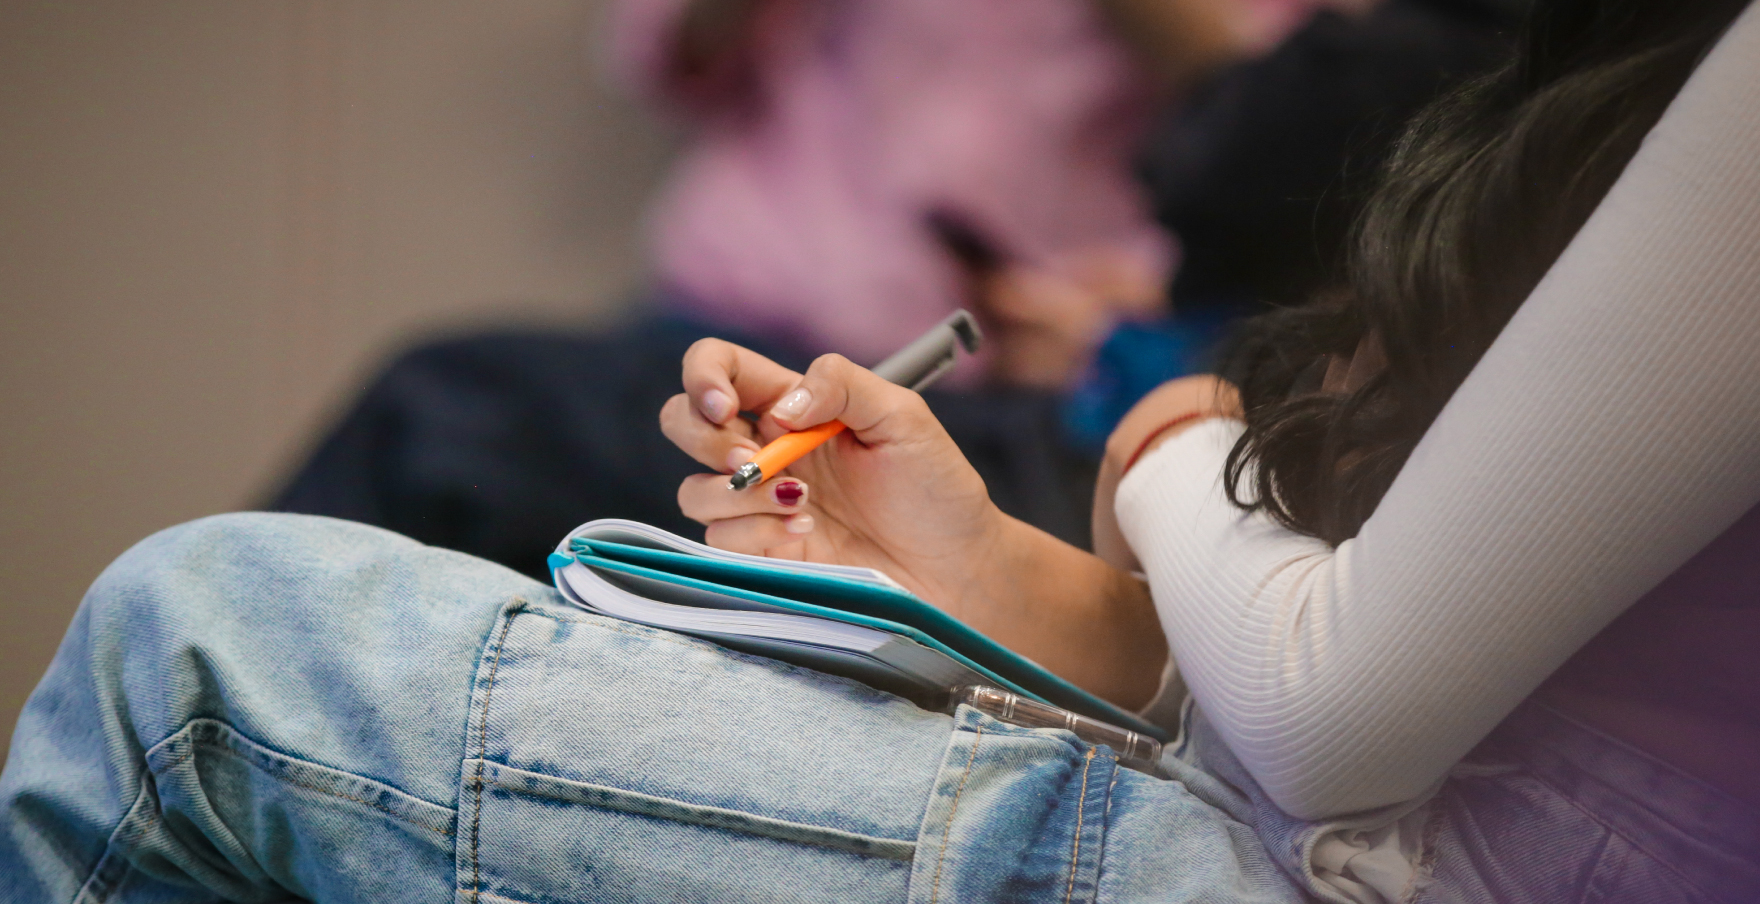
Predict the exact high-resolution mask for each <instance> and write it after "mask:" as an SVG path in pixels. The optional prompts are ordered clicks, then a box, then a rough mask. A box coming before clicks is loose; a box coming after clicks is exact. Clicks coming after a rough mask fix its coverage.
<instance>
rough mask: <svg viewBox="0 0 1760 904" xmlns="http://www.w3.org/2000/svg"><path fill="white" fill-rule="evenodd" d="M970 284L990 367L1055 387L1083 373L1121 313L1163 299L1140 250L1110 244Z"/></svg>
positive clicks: (1002, 375) (1016, 381) (1016, 266)
mask: <svg viewBox="0 0 1760 904" xmlns="http://www.w3.org/2000/svg"><path fill="white" fill-rule="evenodd" d="M976 288H977V299H976V301H977V308H978V312H979V313H980V315H982V316H983V318H984V320H985V327H986V329H987V331H988V333H989V335H990V339H991V343H990V344H991V348H992V349H994V356H993V357H992V360H991V372H992V374H993V375H994V376H995V377H996V378H997V379H998V380H1000V381H1001V382H1003V383H1007V384H1010V385H1015V386H1035V387H1039V388H1044V389H1053V390H1057V389H1064V388H1067V387H1068V386H1070V385H1071V384H1072V383H1074V382H1075V380H1076V379H1077V378H1078V377H1080V376H1081V373H1082V370H1083V369H1084V368H1086V367H1087V366H1088V362H1089V361H1090V360H1092V359H1093V357H1094V352H1095V350H1097V349H1098V348H1099V347H1100V345H1101V344H1102V343H1103V342H1105V341H1106V337H1107V335H1108V334H1110V333H1111V332H1112V329H1113V328H1114V327H1116V326H1117V325H1118V322H1119V320H1120V319H1123V318H1127V317H1140V316H1144V315H1147V314H1151V313H1153V312H1154V311H1156V310H1159V309H1160V308H1161V307H1162V305H1163V304H1165V299H1164V296H1163V295H1162V291H1161V277H1160V274H1159V273H1158V272H1157V271H1156V270H1155V269H1154V268H1152V267H1150V266H1148V265H1147V264H1146V263H1145V262H1144V261H1143V260H1142V259H1141V257H1140V256H1139V255H1135V254H1131V253H1129V252H1126V251H1124V250H1122V249H1118V248H1112V247H1108V246H1095V247H1091V248H1082V249H1078V250H1076V251H1072V252H1068V253H1065V254H1063V255H1060V256H1059V257H1058V258H1057V259H1056V260H1055V261H1053V262H1051V264H1049V265H1046V266H1029V265H1026V264H1020V263H1013V264H1008V265H1005V266H1001V267H998V268H997V269H996V270H994V271H992V272H989V273H983V274H978V275H977V285H976Z"/></svg>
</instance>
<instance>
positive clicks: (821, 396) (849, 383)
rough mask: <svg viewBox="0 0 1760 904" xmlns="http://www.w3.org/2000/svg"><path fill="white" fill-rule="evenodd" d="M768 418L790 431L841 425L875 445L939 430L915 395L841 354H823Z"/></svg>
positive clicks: (767, 413)
mask: <svg viewBox="0 0 1760 904" xmlns="http://www.w3.org/2000/svg"><path fill="white" fill-rule="evenodd" d="M766 416H768V417H769V418H771V419H772V420H774V421H775V422H776V423H777V424H778V425H780V426H782V427H784V428H786V429H789V430H804V429H806V428H808V427H816V426H818V425H820V424H823V423H826V422H828V421H833V420H837V421H842V422H843V424H844V426H846V427H848V428H849V429H850V431H851V432H852V433H854V434H855V436H856V438H857V439H859V440H861V441H862V442H863V443H866V444H869V445H875V444H880V443H891V442H899V441H902V440H907V439H913V438H919V437H921V436H922V435H923V434H924V432H925V431H930V432H937V431H940V429H941V425H940V422H938V421H936V420H935V416H934V415H933V414H931V413H930V412H929V406H928V404H927V403H925V402H924V401H923V397H922V396H920V395H918V394H917V393H916V392H914V391H912V390H909V389H906V388H904V387H903V386H899V385H897V384H895V383H889V382H887V381H886V380H884V379H882V378H880V377H879V376H876V375H875V374H874V372H873V371H871V370H868V369H867V368H865V367H861V366H859V365H857V364H855V363H854V362H852V361H850V360H849V359H848V358H845V357H844V356H842V355H823V356H821V357H820V358H819V359H818V360H815V361H814V362H813V366H811V367H809V368H807V372H806V375H805V376H803V377H802V378H801V381H800V383H799V384H798V385H796V386H795V388H794V389H792V390H790V391H789V392H787V393H785V394H784V395H783V396H782V398H780V399H778V400H777V401H776V404H774V405H772V406H770V409H769V411H768V412H766Z"/></svg>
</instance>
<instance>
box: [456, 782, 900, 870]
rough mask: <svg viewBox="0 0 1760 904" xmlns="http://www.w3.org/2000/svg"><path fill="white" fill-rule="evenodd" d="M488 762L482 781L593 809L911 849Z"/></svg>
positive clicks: (809, 842)
mask: <svg viewBox="0 0 1760 904" xmlns="http://www.w3.org/2000/svg"><path fill="white" fill-rule="evenodd" d="M487 765H488V766H491V767H493V768H494V770H495V774H488V775H485V776H484V778H483V784H485V785H491V786H494V787H496V788H500V789H502V790H503V791H506V792H508V793H510V794H515V795H520V796H523V797H538V798H546V799H549V800H560V801H565V802H567V803H571V804H578V805H580V806H583V807H590V808H593V809H596V810H609V811H612V812H618V813H627V814H630V815H632V816H637V817H642V818H647V819H657V820H665V821H668V822H676V823H681V824H685V825H694V826H700V827H702V828H706V829H714V830H717V831H723V832H733V833H738V834H742V835H749V836H754V837H759V838H770V839H773V840H776V841H781V842H786V843H790V844H800V845H806V846H810V847H817V848H824V849H826V850H834V851H842V852H844V853H846V854H852V855H854V856H858V857H870V858H876V859H882V860H910V859H912V857H913V856H914V854H915V850H916V843H915V842H911V841H904V840H901V839H897V838H886V837H883V836H876V835H864V834H861V833H859V832H849V831H845V830H843V829H836V828H832V827H830V826H823V825H816V824H813V823H802V822H794V821H792V820H786V819H780V818H778V817H774V816H765V815H762V814H758V813H751V812H747V811H743V810H730V809H727V808H725V807H715V806H709V805H705V804H695V803H691V802H689V801H683V800H678V799H676V798H669V797H661V796H658V795H653V794H644V793H642V792H640V791H632V790H630V789H627V788H618V787H614V786H610V785H598V784H593V783H590V782H580V781H575V780H572V779H564V778H559V777H557V776H552V775H545V774H543V773H536V772H527V771H526V770H523V769H518V768H515V767H512V766H507V765H505V764H500V763H490V764H487Z"/></svg>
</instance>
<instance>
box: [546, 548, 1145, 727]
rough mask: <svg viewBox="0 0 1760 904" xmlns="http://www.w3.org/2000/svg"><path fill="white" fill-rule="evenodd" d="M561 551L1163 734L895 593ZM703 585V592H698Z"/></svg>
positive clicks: (723, 563) (751, 566) (687, 560)
mask: <svg viewBox="0 0 1760 904" xmlns="http://www.w3.org/2000/svg"><path fill="white" fill-rule="evenodd" d="M569 548H570V549H571V550H572V551H574V552H576V553H577V554H580V555H581V560H582V561H583V563H586V562H587V561H588V560H589V559H591V560H595V561H593V562H592V564H594V565H598V566H601V567H611V566H612V565H615V564H622V565H624V566H626V567H631V566H633V567H635V568H640V569H641V572H631V573H641V574H643V575H644V576H647V577H650V578H656V579H661V580H672V581H675V582H680V583H682V582H684V581H686V580H690V581H693V582H694V585H697V586H700V589H709V590H714V591H717V592H721V593H725V594H727V595H729V596H733V597H735V598H739V599H746V600H749V601H752V602H759V603H763V604H767V605H771V606H775V607H777V608H779V609H782V610H785V611H792V612H796V613H799V614H802V615H812V616H815V617H819V618H828V619H833V620H837V621H843V622H846V623H849V624H856V625H861V626H863V627H870V628H875V629H877V630H881V631H887V632H889V633H893V634H899V635H901V636H904V637H908V638H910V639H911V640H914V641H916V642H918V643H920V644H923V645H924V646H927V647H930V648H931V649H935V650H938V651H940V652H942V653H944V654H946V655H948V656H949V657H950V658H953V659H954V660H955V661H957V662H959V663H960V664H962V665H965V666H967V667H968V668H971V669H972V670H973V671H976V672H978V673H979V674H982V675H985V676H986V677H990V678H993V679H994V680H995V681H996V682H997V686H999V687H1002V688H1005V689H1008V690H1012V691H1015V692H1016V693H1022V694H1026V695H1027V696H1029V697H1034V698H1037V699H1040V700H1043V701H1044V702H1047V703H1050V704H1052V705H1054V706H1060V707H1062V708H1064V709H1067V710H1070V711H1072V712H1076V713H1080V714H1082V715H1086V716H1091V717H1093V718H1096V719H1100V720H1102V721H1105V722H1110V723H1112V724H1114V725H1117V726H1119V727H1121V728H1128V729H1130V730H1132V731H1136V732H1139V733H1142V734H1145V735H1148V736H1150V737H1153V738H1156V739H1158V740H1166V738H1167V732H1166V731H1165V730H1163V729H1161V728H1159V727H1157V726H1155V725H1153V724H1151V723H1149V722H1146V721H1144V720H1143V719H1141V718H1140V717H1138V716H1136V715H1135V714H1134V713H1130V712H1127V711H1125V710H1123V709H1120V708H1118V707H1117V706H1114V705H1113V704H1111V703H1108V702H1106V701H1105V700H1102V699H1100V698H1099V697H1096V696H1094V695H1093V694H1090V693H1088V692H1087V691H1084V690H1082V689H1081V688H1079V687H1076V686H1075V685H1073V684H1071V683H1069V682H1068V681H1065V680H1064V679H1062V678H1060V677H1058V676H1057V675H1055V674H1052V673H1051V672H1049V671H1047V670H1046V669H1045V668H1044V667H1043V666H1040V665H1039V664H1038V663H1035V662H1033V661H1032V660H1030V659H1028V658H1026V657H1024V656H1022V655H1020V654H1019V653H1016V652H1014V651H1013V650H1010V649H1008V648H1007V647H1004V646H1002V645H1001V644H998V643H996V642H995V641H993V640H991V639H990V638H988V637H986V636H984V635H983V634H982V633H979V632H978V631H976V630H974V629H973V628H971V627H970V626H969V625H966V624H965V623H964V622H961V621H959V620H958V619H956V618H954V617H953V616H951V615H948V614H947V613H945V612H943V611H941V610H940V609H937V608H935V607H934V606H932V605H930V604H928V603H926V602H924V601H923V600H921V599H919V598H917V597H916V596H915V595H913V594H911V593H909V592H907V591H905V590H902V589H898V588H896V587H891V586H886V585H882V584H878V583H870V582H867V581H862V580H853V579H849V578H842V577H837V576H833V575H825V574H813V573H809V572H803V571H797V570H792V569H790V568H789V566H788V565H787V564H785V563H781V562H779V563H777V564H776V565H774V566H771V565H767V564H756V563H747V562H740V561H727V560H723V559H712V558H706V557H704V556H698V555H691V554H689V553H683V552H674V551H671V550H664V549H652V548H649V547H645V546H635V545H632V544H627V543H618V542H612V541H608V540H596V539H591V538H584V537H576V538H574V539H573V540H572V541H571V542H570V544H569ZM701 585H707V586H701Z"/></svg>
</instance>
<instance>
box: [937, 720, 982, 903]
mask: <svg viewBox="0 0 1760 904" xmlns="http://www.w3.org/2000/svg"><path fill="white" fill-rule="evenodd" d="M983 739H984V726H983V724H982V723H980V724H979V725H978V726H977V727H976V728H975V730H974V731H973V733H972V752H971V753H970V754H969V755H967V757H966V769H965V771H964V772H962V773H960V776H959V787H958V788H955V789H954V792H953V803H951V804H949V805H948V808H947V824H946V825H945V826H943V827H942V829H941V850H940V853H938V854H937V855H936V858H935V880H934V881H933V882H931V883H930V884H929V904H935V902H937V901H939V900H941V867H942V866H943V865H945V864H946V863H947V839H948V837H949V836H951V835H952V834H953V817H954V814H955V813H958V812H959V798H960V795H961V794H964V793H965V792H966V780H967V779H969V778H971V777H972V764H973V763H975V762H977V760H978V743H979V742H980V741H982V740H983Z"/></svg>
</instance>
